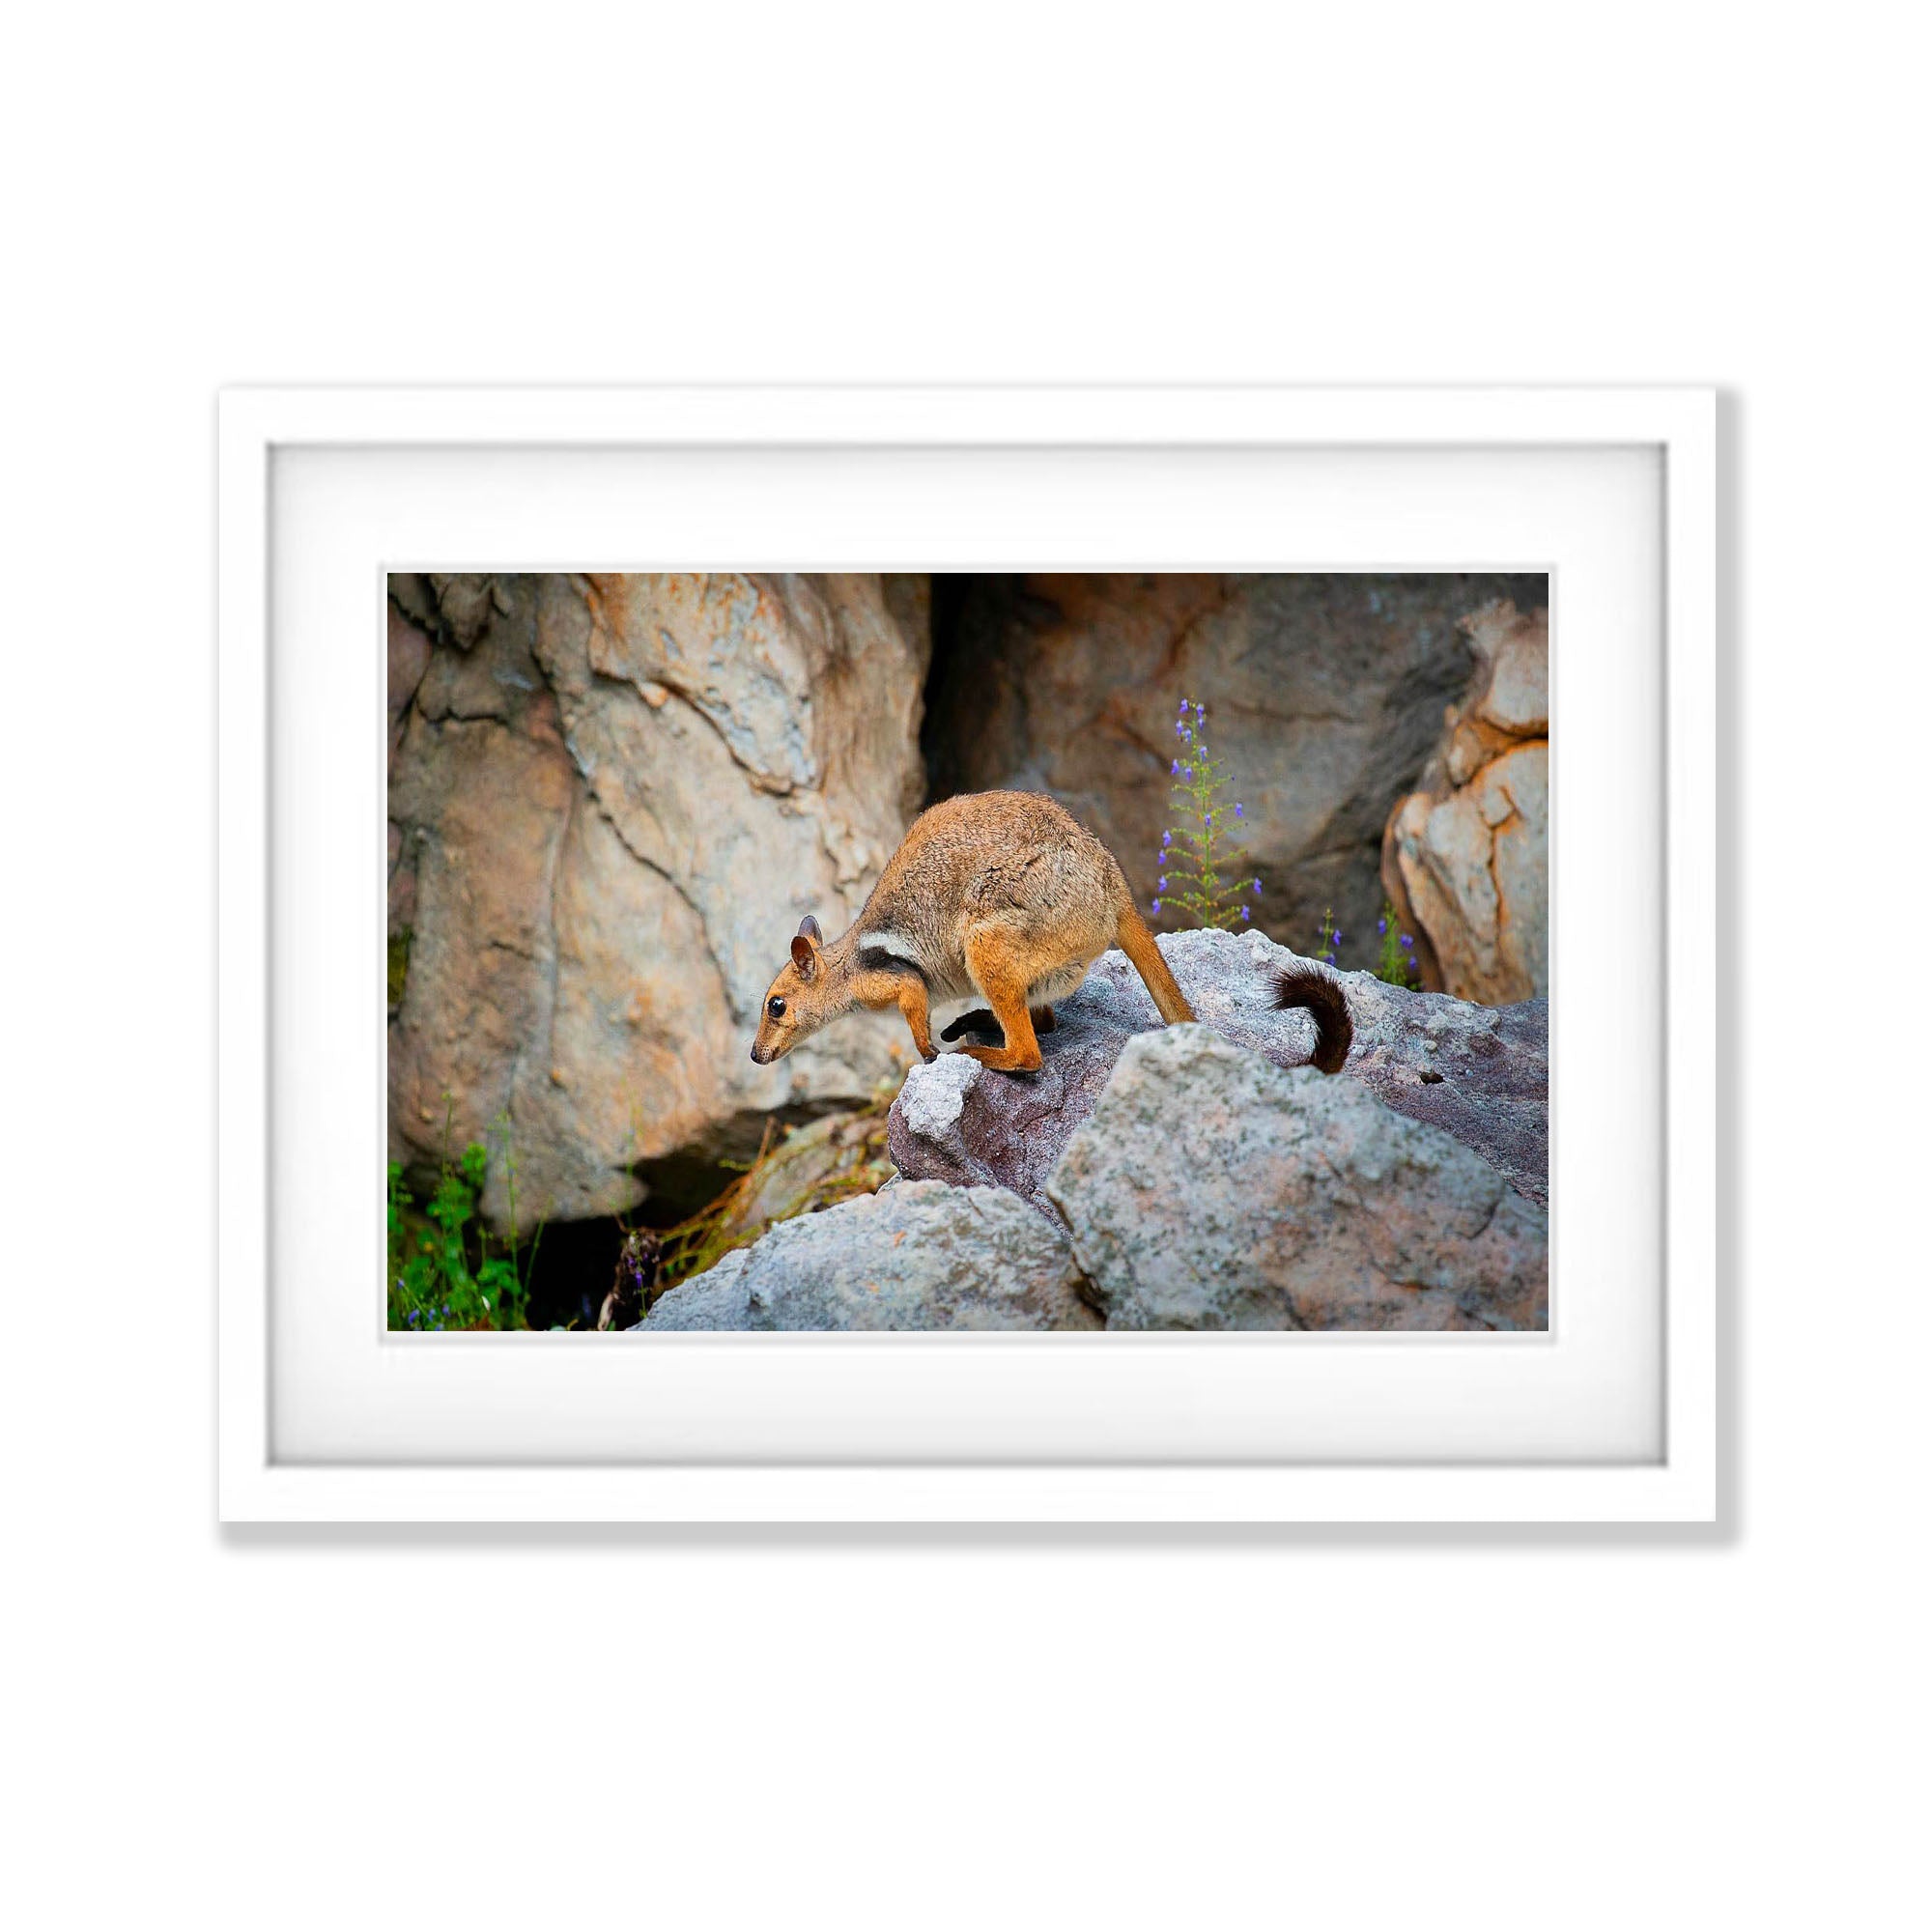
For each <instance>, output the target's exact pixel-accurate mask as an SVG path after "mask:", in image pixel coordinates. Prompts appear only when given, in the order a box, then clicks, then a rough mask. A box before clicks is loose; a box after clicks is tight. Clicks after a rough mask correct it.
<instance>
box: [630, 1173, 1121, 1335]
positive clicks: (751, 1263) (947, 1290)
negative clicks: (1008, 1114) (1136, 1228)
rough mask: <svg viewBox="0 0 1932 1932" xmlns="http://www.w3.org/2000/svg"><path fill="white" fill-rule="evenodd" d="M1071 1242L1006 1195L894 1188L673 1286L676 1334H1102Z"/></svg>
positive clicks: (660, 1321)
mask: <svg viewBox="0 0 1932 1932" xmlns="http://www.w3.org/2000/svg"><path fill="white" fill-rule="evenodd" d="M1080 1289H1081V1282H1080V1276H1079V1272H1078V1270H1077V1269H1076V1268H1075V1266H1074V1264H1073V1252H1072V1249H1071V1247H1070V1246H1069V1245H1068V1242H1067V1239H1066V1236H1065V1234H1064V1233H1063V1232H1062V1231H1061V1230H1060V1229H1059V1228H1057V1227H1053V1226H1050V1225H1049V1224H1048V1223H1047V1222H1046V1221H1045V1220H1043V1219H1042V1218H1041V1217H1040V1216H1039V1215H1038V1214H1037V1213H1035V1212H1034V1211H1033V1209H1032V1208H1028V1207H1027V1206H1025V1204H1024V1203H1022V1202H1021V1201H1020V1200H1019V1199H1018V1198H1017V1197H1016V1196H1014V1195H1012V1194H1009V1193H1008V1192H1007V1191H1006V1190H1005V1189H1003V1188H995V1187H948V1186H945V1185H943V1184H942V1183H940V1182H938V1181H932V1180H926V1181H896V1182H895V1183H894V1184H893V1185H892V1186H890V1187H887V1188H885V1189H884V1190H883V1191H881V1192H880V1193H877V1194H867V1195H861V1196H859V1197H858V1198H857V1199H855V1200H851V1201H845V1202H841V1203H840V1204H839V1205H838V1207H836V1208H826V1209H825V1210H824V1211H823V1212H822V1213H817V1214H806V1215H803V1216H801V1217H800V1218H799V1219H797V1220H794V1221H781V1222H780V1223H779V1225H778V1226H777V1227H775V1228H773V1229H772V1230H771V1231H770V1232H769V1233H768V1234H766V1235H765V1236H763V1237H762V1238H761V1239H760V1240H758V1241H757V1242H756V1243H755V1244H754V1245H753V1246H752V1247H749V1248H739V1249H737V1250H735V1251H734V1252H733V1253H731V1254H728V1255H726V1256H725V1259H724V1260H723V1261H721V1262H720V1263H719V1264H717V1265H716V1266H715V1267H713V1268H710V1269H708V1270H707V1271H706V1272H705V1273H703V1274H701V1275H697V1276H695V1277H694V1278H693V1279H692V1280H690V1281H688V1282H685V1283H683V1284H682V1285H681V1286H679V1287H677V1288H674V1289H672V1290H671V1291H670V1292H669V1293H668V1294H666V1295H664V1296H663V1297H662V1298H661V1299H660V1300H659V1301H658V1302H657V1303H656V1304H655V1305H654V1306H653V1307H652V1309H651V1312H650V1314H649V1315H648V1316H647V1317H646V1318H645V1319H644V1321H643V1324H642V1325H643V1327H644V1328H645V1330H646V1331H658V1330H663V1329H672V1328H766V1329H770V1328H832V1329H867V1328H871V1329H877V1328H895V1329H906V1328H955V1329H972V1328H981V1329H983V1328H1097V1327H1098V1326H1099V1325H1100V1318H1099V1316H1098V1315H1096V1314H1095V1313H1094V1310H1093V1308H1092V1307H1091V1306H1090V1305H1089V1304H1088V1303H1087V1302H1086V1301H1085V1300H1083V1299H1082V1298H1081V1293H1080Z"/></svg>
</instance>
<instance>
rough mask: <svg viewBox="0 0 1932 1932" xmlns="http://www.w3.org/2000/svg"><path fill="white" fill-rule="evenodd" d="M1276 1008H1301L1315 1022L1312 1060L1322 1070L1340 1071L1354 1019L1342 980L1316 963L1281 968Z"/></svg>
mask: <svg viewBox="0 0 1932 1932" xmlns="http://www.w3.org/2000/svg"><path fill="white" fill-rule="evenodd" d="M1274 1004H1275V1008H1276V1010H1277V1011H1280V1012H1286V1011H1287V1010H1288V1009H1289V1008H1290V1007H1300V1008H1302V1009H1305V1010H1306V1011H1307V1012H1308V1013H1309V1014H1310V1015H1311V1016H1312V1017H1313V1019H1314V1021H1315V1062H1314V1064H1315V1065H1317V1066H1319V1067H1320V1068H1321V1070H1322V1072H1323V1073H1339V1072H1341V1070H1342V1068H1343V1066H1344V1065H1347V1063H1348V1059H1349V1048H1350V1045H1351V1044H1352V1043H1353V1041H1354V1037H1355V1022H1354V1021H1353V1020H1352V1019H1351V1018H1350V1015H1349V998H1348V995H1347V994H1346V993H1344V992H1343V990H1342V982H1341V981H1340V980H1337V979H1334V978H1332V977H1331V976H1330V975H1329V974H1327V973H1324V972H1323V971H1322V970H1321V967H1319V966H1290V967H1286V968H1284V970H1283V971H1282V973H1281V975H1280V976H1279V977H1278V978H1277V979H1276V980H1275V988H1274Z"/></svg>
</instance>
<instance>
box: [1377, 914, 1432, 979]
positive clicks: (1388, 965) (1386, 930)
mask: <svg viewBox="0 0 1932 1932" xmlns="http://www.w3.org/2000/svg"><path fill="white" fill-rule="evenodd" d="M1376 930H1377V931H1378V933H1380V934H1381V952H1380V954H1379V956H1378V958H1377V960H1376V978H1377V979H1378V980H1386V981H1387V982H1388V983H1389V984H1390V985H1391V986H1406V987H1407V988H1408V989H1409V991H1410V992H1414V991H1415V990H1416V989H1417V988H1418V987H1419V986H1420V985H1421V984H1422V975H1421V974H1420V973H1419V972H1418V971H1417V970H1416V965H1415V941H1414V939H1413V938H1412V937H1411V936H1410V935H1409V934H1408V933H1406V932H1405V931H1403V929H1402V926H1401V923H1400V922H1398V920H1397V919H1396V916H1395V907H1394V906H1393V905H1392V904H1391V903H1390V902H1389V901H1388V900H1387V899H1384V900H1383V901H1382V915H1381V917H1380V918H1379V919H1378V920H1377V921H1376Z"/></svg>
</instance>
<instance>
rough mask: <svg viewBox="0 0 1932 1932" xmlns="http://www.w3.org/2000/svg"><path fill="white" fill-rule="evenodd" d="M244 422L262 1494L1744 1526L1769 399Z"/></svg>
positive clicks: (227, 1045)
mask: <svg viewBox="0 0 1932 1932" xmlns="http://www.w3.org/2000/svg"><path fill="white" fill-rule="evenodd" d="M220 437H221V471H220V476H221V482H220V613H221V614H220V622H221V639H220V707H221V710H220V757H221V770H220V783H221V790H220V841H221V843H220V880H221V910H220V922H221V926H220V936H219V937H220V963H221V986H220V1012H221V1047H222V1062H221V1074H220V1104H221V1168H220V1173H221V1190H222V1192H221V1209H220V1244H221V1245H220V1254H221V1281H220V1398H221V1415H220V1451H219V1475H220V1510H221V1514H222V1516H223V1518H224V1519H225V1520H424V1521H429V1520H639V1521H650V1520H663V1521H669V1520H720V1521H741V1522H757V1521H828V1522H837V1521H990V1522H998V1521H1081V1520H1088V1521H1175V1522H1202V1521H1287V1522H1293V1521H1378V1522H1404V1521H1415V1522H1443V1521H1532V1522H1533V1521H1544V1522H1563V1521H1633V1522H1642V1521H1649V1522H1696V1521H1709V1520H1715V1517H1716V1514H1717V1510H1718V1497H1719V1468H1718V1448H1717V1443H1718V1413H1717V1368H1718V1352H1717V1340H1718V1338H1717V1303H1716V1257H1715V1249H1714V1241H1715V1208H1714V1186H1715V1160H1716V1149H1715V1131H1716V1128H1715V1047H1714V1038H1715V1029H1714V1011H1715V1007H1714V1001H1715V986H1714V962H1715V939H1714V929H1713V920H1714V913H1713V907H1714V904H1715V896H1716V895H1715V852H1716V841H1715V752H1716V683H1715V663H1716V650H1715V630H1716V624H1715V614H1716V613H1715V594H1716V593H1715V540H1716V539H1715V533H1716V506H1715V488H1716V483H1715V399H1714V396H1713V394H1712V393H1711V392H1710V391H1708V390H1702V389H1668V390H1616V389H1607V390H1548V389H1546V390H1535V389H1489V390H1430V389H1405V390H1313V389H1311V390H1293V389H1241V388H1199V389H1179V388H1176V389H1159V388H1150V389H1131V390H1129V389H1083V388H1041V389H1022V390H993V389H969V388H961V389H945V388H934V389H918V390H913V389H887V388H878V389H770V390H756V389H678V390H653V389H623V390H594V389H568V390H507V389H506V390H487V391H483V390H479V391H464V390H355V391H349V390H320V389H318V390H235V391H230V392H228V393H226V394H224V396H223V397H222V399H221V406H220ZM379 980H380V983H381V984H382V985H383V987H384V997H383V998H382V999H381V1000H380V1001H379V999H378V996H377V992H376V988H377V985H378V983H379Z"/></svg>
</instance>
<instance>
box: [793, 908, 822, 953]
mask: <svg viewBox="0 0 1932 1932" xmlns="http://www.w3.org/2000/svg"><path fill="white" fill-rule="evenodd" d="M798 936H799V937H800V938H801V939H809V940H810V941H811V943H812V945H814V946H823V945H824V944H825V935H824V933H822V932H820V931H819V929H818V922H817V921H816V920H815V919H813V918H812V916H811V915H810V913H807V914H806V916H805V917H804V918H803V919H802V920H800V921H799V923H798Z"/></svg>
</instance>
